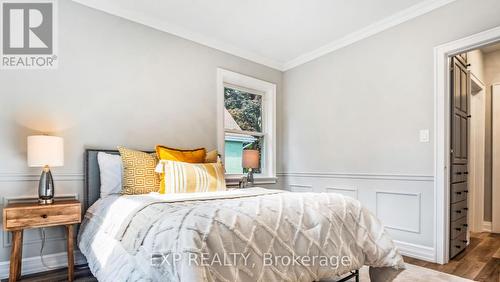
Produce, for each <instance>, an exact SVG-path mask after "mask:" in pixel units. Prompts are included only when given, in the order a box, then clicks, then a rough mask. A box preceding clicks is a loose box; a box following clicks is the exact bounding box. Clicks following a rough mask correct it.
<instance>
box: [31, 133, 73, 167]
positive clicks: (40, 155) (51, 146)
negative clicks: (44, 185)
mask: <svg viewBox="0 0 500 282" xmlns="http://www.w3.org/2000/svg"><path fill="white" fill-rule="evenodd" d="M63 165H64V140H63V139H62V138H61V137H56V136H46V135H35V136H29V137H28V166H30V167H44V166H50V167H56V166H63Z"/></svg>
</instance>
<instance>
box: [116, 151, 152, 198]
mask: <svg viewBox="0 0 500 282" xmlns="http://www.w3.org/2000/svg"><path fill="white" fill-rule="evenodd" d="M118 151H119V152H120V155H121V157H122V162H123V188H122V194H125V195H138V194H147V193H149V192H158V190H160V177H159V176H158V174H156V173H155V168H156V164H157V163H158V159H157V158H156V154H148V153H144V152H141V151H136V150H131V149H127V148H124V147H118Z"/></svg>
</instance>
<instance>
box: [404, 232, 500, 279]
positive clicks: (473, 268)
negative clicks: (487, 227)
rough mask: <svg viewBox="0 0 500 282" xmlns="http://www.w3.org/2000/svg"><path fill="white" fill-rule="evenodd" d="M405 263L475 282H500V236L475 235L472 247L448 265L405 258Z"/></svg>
mask: <svg viewBox="0 0 500 282" xmlns="http://www.w3.org/2000/svg"><path fill="white" fill-rule="evenodd" d="M404 259H405V262H407V263H411V264H414V265H418V266H422V267H426V268H430V269H434V270H437V271H441V272H446V273H449V274H453V275H456V276H460V277H463V278H467V279H471V280H475V281H488V282H499V281H500V234H491V233H475V234H472V235H471V239H470V245H469V246H468V247H467V248H466V249H465V250H464V251H463V252H462V253H460V254H458V255H457V256H456V257H455V258H453V259H452V260H451V261H450V262H449V263H448V264H445V265H440V264H435V263H431V262H425V261H421V260H418V259H414V258H409V257H405V258H404Z"/></svg>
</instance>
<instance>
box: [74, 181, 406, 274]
mask: <svg viewBox="0 0 500 282" xmlns="http://www.w3.org/2000/svg"><path fill="white" fill-rule="evenodd" d="M79 247H80V250H81V252H82V253H83V254H84V255H85V256H86V258H87V261H88V263H89V267H90V269H91V271H92V273H93V274H94V275H95V276H96V277H97V278H98V280H99V281H319V280H327V279H335V278H336V277H339V276H341V275H344V274H346V273H348V272H349V271H352V270H355V269H359V268H360V267H361V266H363V265H368V266H370V267H371V278H372V281H390V280H392V279H393V278H394V277H395V275H397V273H398V271H399V270H400V269H402V268H404V263H403V260H402V257H401V256H400V254H399V253H398V250H397V248H396V247H395V246H394V244H393V242H392V240H391V238H390V237H389V236H388V234H387V233H386V232H385V231H384V228H383V226H382V224H381V223H380V222H379V221H378V220H377V219H376V218H375V217H374V216H373V215H372V213H371V212H370V211H368V210H367V209H365V208H363V207H362V206H361V204H360V203H359V202H358V201H357V200H354V199H352V198H349V197H344V196H342V195H339V194H334V193H290V192H283V191H278V190H268V189H263V188H251V189H244V190H235V191H225V192H211V193H195V195H188V194H179V195H157V194H156V195H154V194H150V195H141V196H110V197H106V198H104V199H100V200H99V201H98V202H96V204H94V206H92V207H91V208H90V209H89V210H88V211H87V214H86V215H85V219H84V222H83V223H82V226H81V229H80V233H79Z"/></svg>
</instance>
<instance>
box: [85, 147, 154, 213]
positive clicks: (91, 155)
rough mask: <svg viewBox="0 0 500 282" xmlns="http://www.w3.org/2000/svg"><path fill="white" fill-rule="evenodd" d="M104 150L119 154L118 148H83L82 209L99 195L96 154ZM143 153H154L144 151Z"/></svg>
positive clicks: (88, 205) (99, 175) (98, 173)
mask: <svg viewBox="0 0 500 282" xmlns="http://www.w3.org/2000/svg"><path fill="white" fill-rule="evenodd" d="M99 152H104V153H108V154H112V155H119V154H120V152H118V150H102V149H86V150H85V165H84V168H85V187H84V188H83V208H84V211H87V209H88V208H89V207H90V206H92V204H94V203H95V202H96V201H97V200H99V198H100V197H101V171H100V170H99V162H98V161H97V154H98V153H99ZM145 153H154V151H146V152H145Z"/></svg>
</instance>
